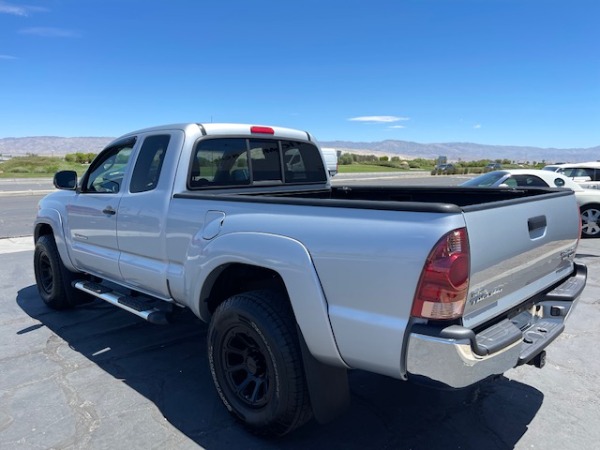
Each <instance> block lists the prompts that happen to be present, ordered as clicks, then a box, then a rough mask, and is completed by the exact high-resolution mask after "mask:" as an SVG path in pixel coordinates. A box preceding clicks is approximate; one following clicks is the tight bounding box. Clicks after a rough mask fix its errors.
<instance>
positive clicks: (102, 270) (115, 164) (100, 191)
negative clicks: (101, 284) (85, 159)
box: [65, 137, 136, 281]
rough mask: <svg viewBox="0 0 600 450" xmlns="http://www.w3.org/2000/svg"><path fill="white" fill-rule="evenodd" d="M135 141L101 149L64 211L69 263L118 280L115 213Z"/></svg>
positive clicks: (127, 173) (130, 140) (83, 269)
mask: <svg viewBox="0 0 600 450" xmlns="http://www.w3.org/2000/svg"><path fill="white" fill-rule="evenodd" d="M135 145H136V138H135V137H131V138H127V139H125V140H122V141H119V142H117V143H115V144H113V145H111V146H110V147H107V148H106V149H104V150H103V151H102V152H101V153H100V155H98V157H97V158H96V159H95V160H94V161H93V162H92V165H91V166H90V168H89V169H88V171H87V172H86V174H85V175H84V176H83V178H82V180H81V182H80V186H79V189H78V194H77V195H76V196H75V197H74V198H73V201H72V203H70V204H68V205H67V208H66V210H67V211H66V223H65V228H66V229H65V233H66V234H67V236H68V237H69V239H70V241H71V245H70V247H69V251H70V256H71V260H72V261H73V263H74V264H75V266H76V267H77V268H78V269H79V270H81V271H86V272H90V273H93V274H95V275H98V276H101V277H103V278H107V279H110V280H115V281H118V280H121V278H122V277H121V272H120V270H119V264H118V261H119V248H118V242H117V211H118V209H119V203H120V202H121V198H122V196H123V191H124V186H125V184H126V179H127V178H128V176H129V172H130V160H131V155H132V152H133V149H134V147H135Z"/></svg>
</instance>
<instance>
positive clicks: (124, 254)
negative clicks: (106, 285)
mask: <svg viewBox="0 0 600 450" xmlns="http://www.w3.org/2000/svg"><path fill="white" fill-rule="evenodd" d="M183 140H184V133H183V131H180V130H168V131H161V132H156V133H152V134H148V135H144V136H139V141H140V145H139V148H140V149H139V151H138V153H137V158H136V161H135V165H134V167H133V169H132V175H131V182H130V183H129V188H128V192H127V194H126V195H124V196H123V198H122V199H121V202H120V204H119V212H118V216H119V217H118V220H117V240H118V244H119V251H120V254H119V268H120V271H121V274H122V275H123V279H124V282H125V283H127V284H128V285H129V286H131V287H133V288H135V289H138V290H140V291H144V292H147V293H149V294H152V295H154V296H157V297H162V298H168V297H169V292H168V286H167V266H168V260H167V249H166V235H165V230H166V222H167V210H168V207H169V202H170V200H171V195H170V194H171V189H172V185H173V179H174V177H175V170H176V166H177V158H178V157H179V151H178V150H179V149H180V148H181V146H182V145H183Z"/></svg>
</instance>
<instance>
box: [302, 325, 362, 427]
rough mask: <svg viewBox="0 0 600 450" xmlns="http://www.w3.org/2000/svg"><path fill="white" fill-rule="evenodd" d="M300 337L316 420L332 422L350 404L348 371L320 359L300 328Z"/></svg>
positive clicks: (307, 382) (322, 422)
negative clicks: (310, 349)
mask: <svg viewBox="0 0 600 450" xmlns="http://www.w3.org/2000/svg"><path fill="white" fill-rule="evenodd" d="M298 339H299V340H300V348H301V349H302V360H303V362H304V373H305V375H306V384H307V386H308V395H309V397H310V403H311V405H312V410H313V414H314V417H315V420H316V421H317V422H319V423H321V424H324V423H327V422H331V421H332V420H334V419H335V418H336V417H338V416H339V415H341V414H342V413H343V412H344V411H346V409H348V406H349V405H350V388H349V385H348V372H347V370H346V369H345V368H343V367H334V366H330V365H327V364H323V363H322V362H320V361H318V360H317V359H316V358H315V357H314V356H313V355H312V354H311V353H310V351H309V350H308V347H307V346H306V342H305V341H304V336H302V332H301V331H300V328H298Z"/></svg>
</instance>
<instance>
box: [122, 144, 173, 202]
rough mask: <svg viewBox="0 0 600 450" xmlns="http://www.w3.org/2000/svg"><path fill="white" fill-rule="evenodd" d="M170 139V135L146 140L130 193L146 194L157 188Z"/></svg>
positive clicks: (138, 160) (139, 156)
mask: <svg viewBox="0 0 600 450" xmlns="http://www.w3.org/2000/svg"><path fill="white" fill-rule="evenodd" d="M170 139H171V136H169V135H168V134H165V135H158V136H148V137H147V138H146V139H144V142H143V143H142V148H141V149H140V153H139V155H138V157H137V160H136V162H135V167H134V169H133V175H132V176H131V185H130V187H129V191H130V192H146V191H151V190H152V189H154V188H155V187H156V185H157V184H158V179H159V176H160V171H161V169H162V164H163V161H164V160H165V154H166V153H167V147H168V146H169V140H170Z"/></svg>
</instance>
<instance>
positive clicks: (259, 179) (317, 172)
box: [188, 138, 327, 190]
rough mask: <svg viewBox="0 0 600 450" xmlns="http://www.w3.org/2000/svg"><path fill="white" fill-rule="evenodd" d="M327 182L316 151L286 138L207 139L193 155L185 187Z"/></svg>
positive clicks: (319, 155) (199, 144) (198, 146)
mask: <svg viewBox="0 0 600 450" xmlns="http://www.w3.org/2000/svg"><path fill="white" fill-rule="evenodd" d="M325 181H327V175H326V173H325V167H324V165H323V159H322V157H321V154H320V152H319V149H318V148H317V147H316V146H315V145H314V144H311V143H308V142H295V141H291V140H285V139H266V138H261V139H255V138H208V139H203V140H201V141H199V142H198V143H197V144H196V147H195V149H194V151H193V152H192V161H191V164H190V171H189V177H188V188H189V189H192V190H195V189H203V188H223V187H237V186H265V185H290V184H306V183H324V182H325Z"/></svg>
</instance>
